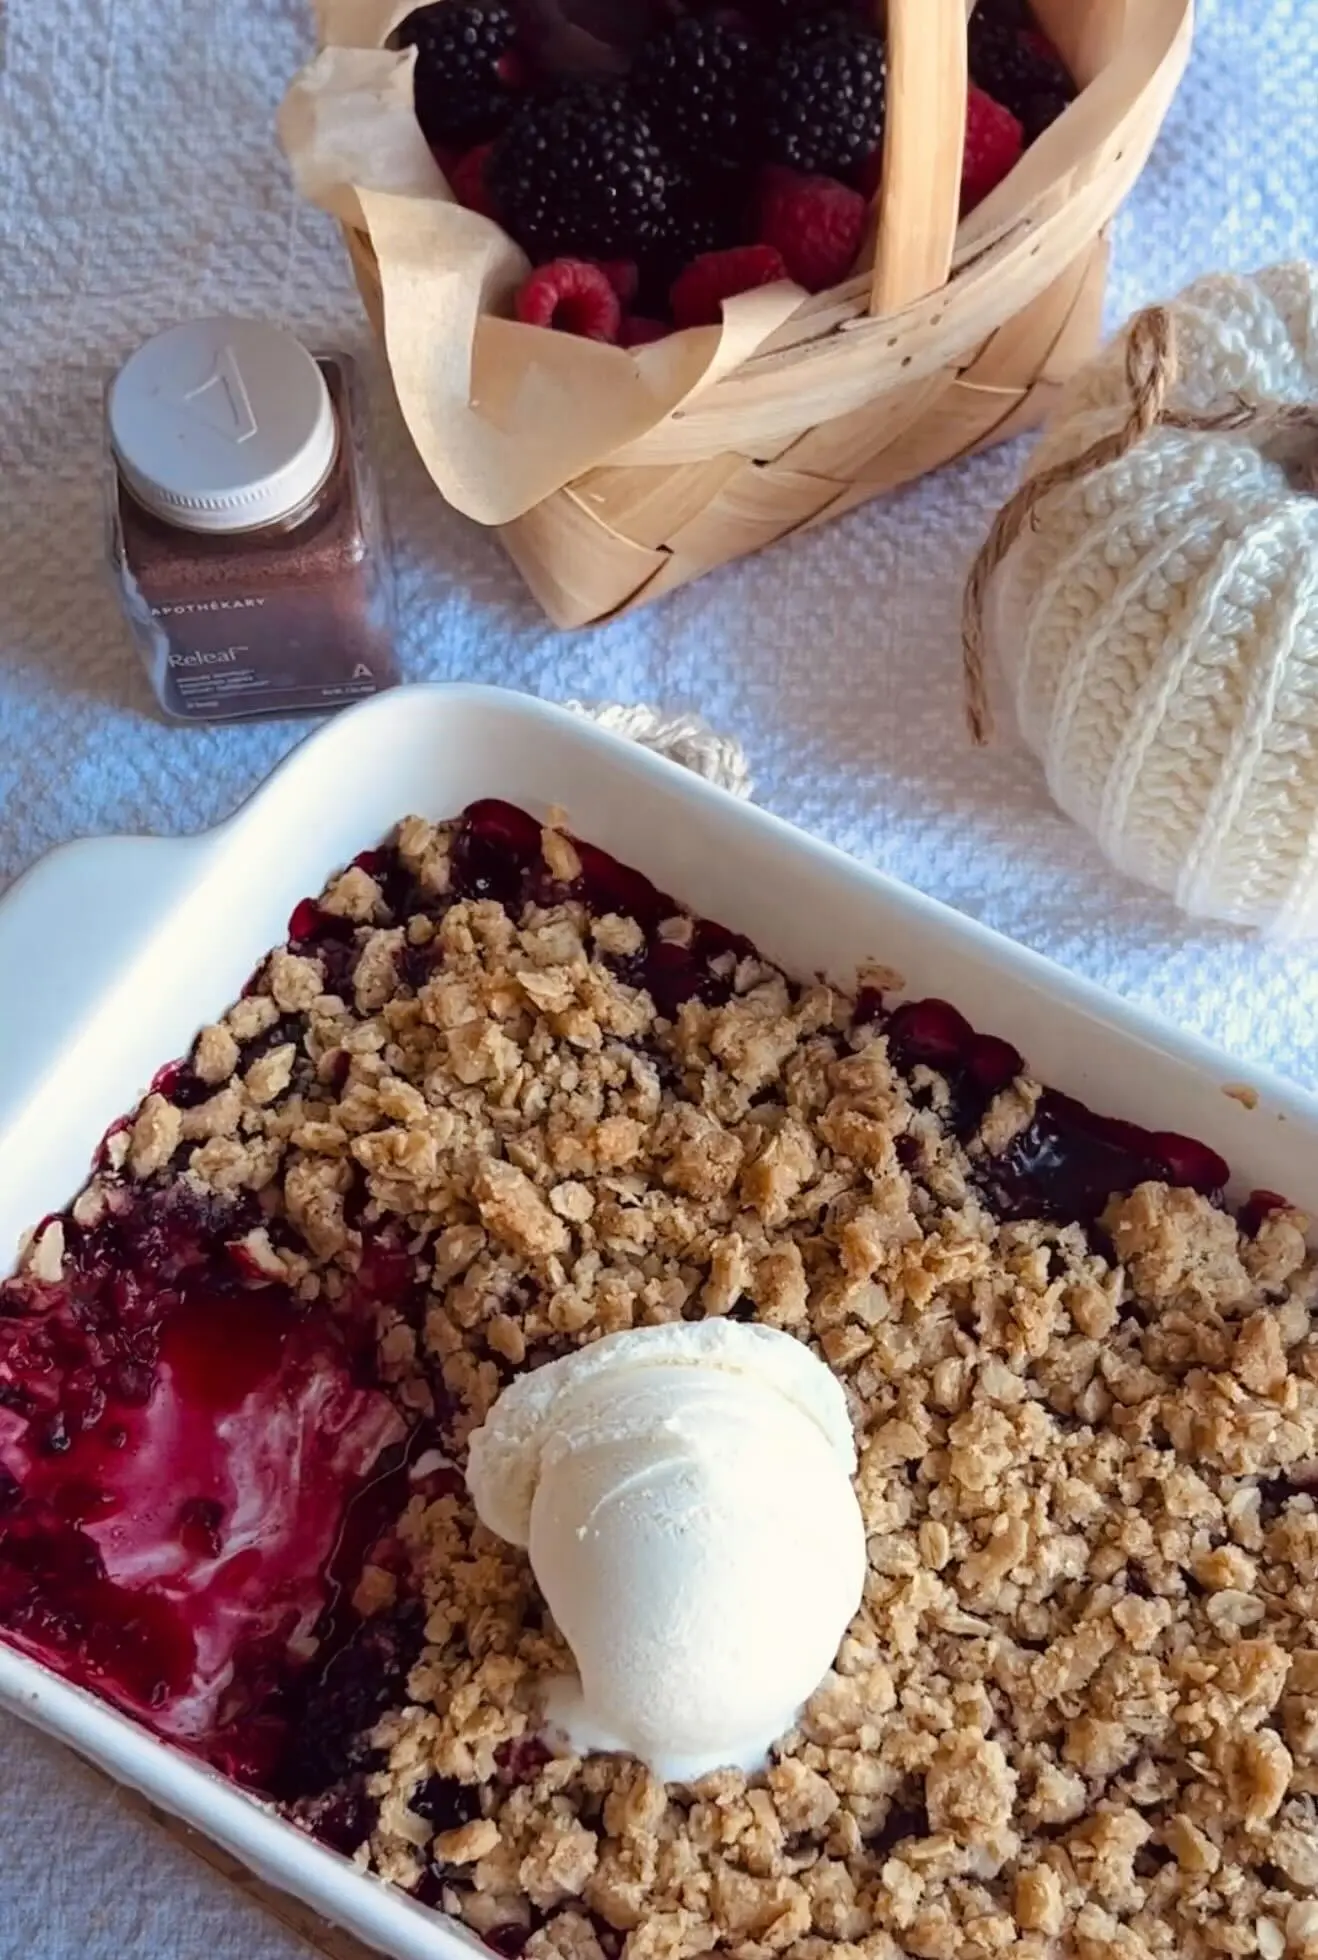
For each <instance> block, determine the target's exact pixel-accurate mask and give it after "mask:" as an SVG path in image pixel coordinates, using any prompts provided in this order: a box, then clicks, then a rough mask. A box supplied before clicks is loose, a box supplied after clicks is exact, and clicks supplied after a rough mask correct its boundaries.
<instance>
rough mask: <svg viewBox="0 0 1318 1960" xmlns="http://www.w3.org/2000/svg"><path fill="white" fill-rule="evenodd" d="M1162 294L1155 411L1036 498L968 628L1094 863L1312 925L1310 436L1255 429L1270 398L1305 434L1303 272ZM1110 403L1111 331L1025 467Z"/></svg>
mask: <svg viewBox="0 0 1318 1960" xmlns="http://www.w3.org/2000/svg"><path fill="white" fill-rule="evenodd" d="M1167 312H1168V313H1169V314H1170V318H1171V323H1172V326H1173V328H1174V346H1175V351H1176V375H1177V380H1176V385H1175V386H1174V388H1173V390H1172V392H1171V395H1170V397H1169V400H1168V403H1167V413H1166V414H1165V415H1164V417H1163V419H1162V420H1161V421H1159V420H1158V419H1157V418H1156V417H1155V418H1154V419H1153V426H1152V428H1151V429H1149V431H1148V433H1145V434H1143V435H1142V436H1141V437H1140V439H1139V440H1138V441H1136V442H1135V443H1134V445H1133V446H1132V447H1131V448H1130V449H1129V451H1128V453H1126V454H1124V455H1121V456H1119V457H1118V458H1117V459H1116V460H1114V461H1108V462H1106V463H1100V464H1099V466H1098V467H1092V466H1090V467H1086V468H1084V469H1083V470H1081V471H1080V472H1079V473H1078V474H1077V475H1076V476H1075V477H1074V480H1072V481H1070V482H1068V483H1065V484H1063V485H1062V486H1061V487H1057V488H1053V489H1051V490H1049V492H1048V493H1047V495H1046V496H1044V497H1043V498H1042V500H1041V501H1040V502H1039V504H1038V506H1037V508H1036V510H1035V511H1034V513H1033V517H1032V520H1031V521H1030V522H1028V523H1026V524H1025V526H1024V528H1023V529H1021V530H1020V532H1019V535H1018V536H1017V538H1016V542H1015V543H1014V544H1013V545H1012V547H1011V549H1010V550H1009V551H1008V552H1007V555H1006V557H1005V559H1004V560H1003V561H1002V563H1001V565H1000V567H999V569H998V570H997V572H996V573H995V574H994V576H993V578H992V582H991V585H990V586H989V593H988V605H987V608H986V613H985V628H986V634H987V639H988V643H989V646H990V648H991V650H992V651H993V653H994V654H995V655H996V657H997V660H998V662H999V664H1000V666H1001V668H1002V670H1003V671H1004V672H1005V674H1006V677H1007V680H1008V683H1009V685H1010V688H1011V692H1012V696H1013V699H1014V702H1015V707H1016V713H1017V717H1018V719H1019V722H1020V726H1021V730H1022V732H1023V734H1024V737H1025V740H1026V741H1027V742H1028V743H1029V745H1030V747H1031V748H1032V749H1033V750H1034V752H1035V754H1036V755H1037V756H1038V757H1039V758H1040V760H1041V761H1042V763H1043V765H1044V769H1045V771H1046V773H1047V778H1048V784H1049V787H1050V789H1051V790H1052V793H1053V795H1054V796H1055V797H1056V799H1057V801H1058V803H1059V804H1060V805H1061V806H1062V808H1063V809H1064V810H1065V811H1066V812H1067V813H1068V815H1070V816H1071V817H1073V818H1074V819H1075V821H1076V822H1077V823H1079V824H1081V825H1082V826H1083V827H1084V828H1085V829H1086V830H1088V831H1089V832H1090V833H1091V834H1092V835H1093V836H1094V837H1095V838H1096V839H1097V841H1098V843H1099V844H1100V846H1101V847H1102V849H1103V850H1104V852H1105V853H1106V854H1107V856H1108V857H1109V858H1110V859H1111V860H1112V862H1113V863H1114V864H1115V865H1117V866H1118V867H1119V868H1120V869H1121V870H1123V871H1126V872H1128V873H1129V874H1130V875H1131V876H1132V877H1134V878H1138V879H1141V880H1142V881H1143V882H1144V883H1146V884H1149V885H1152V886H1154V887H1155V888H1156V889H1157V890H1159V891H1161V892H1164V893H1166V894H1167V895H1168V896H1169V897H1171V898H1173V899H1174V900H1175V901H1176V903H1177V904H1179V905H1181V906H1182V907H1184V909H1185V910H1186V911H1188V912H1191V913H1195V914H1198V915H1200V916H1203V917H1207V918H1214V919H1222V920H1226V921H1229V922H1232V923H1235V924H1241V925H1252V926H1257V927H1260V928H1262V929H1264V930H1265V931H1267V932H1270V933H1273V934H1276V935H1279V936H1283V935H1284V936H1291V937H1295V936H1301V935H1306V934H1315V933H1318V495H1314V494H1313V484H1314V482H1315V480H1316V479H1315V478H1314V476H1313V475H1312V473H1311V471H1312V466H1313V463H1314V454H1313V452H1312V450H1311V452H1310V454H1309V456H1308V458H1307V460H1306V459H1305V458H1303V457H1300V456H1297V454H1296V453H1295V451H1294V443H1292V453H1290V454H1289V455H1287V456H1284V457H1283V456H1282V455H1281V454H1280V453H1279V451H1278V449H1277V446H1276V442H1275V440H1271V439H1270V438H1275V436H1276V432H1277V426H1278V420H1279V418H1278V416H1277V414H1276V411H1277V410H1279V409H1280V410H1285V409H1286V408H1287V407H1288V405H1289V407H1290V410H1291V422H1290V424H1289V426H1290V427H1291V430H1292V435H1293V436H1294V435H1295V434H1296V432H1297V431H1298V437H1300V438H1303V440H1305V441H1307V442H1309V443H1310V444H1312V443H1313V441H1314V428H1313V426H1312V425H1313V421H1314V418H1313V417H1312V416H1310V417H1308V418H1305V417H1303V416H1300V415H1298V414H1296V412H1295V411H1297V410H1298V409H1300V408H1301V407H1305V406H1307V407H1308V408H1309V409H1311V410H1312V409H1318V273H1316V272H1315V268H1313V267H1312V266H1308V265H1289V266H1278V267H1273V268H1271V269H1269V270H1268V271H1265V272H1261V273H1259V274H1258V275H1257V276H1256V277H1254V278H1237V277H1232V276H1220V277H1213V278H1207V279H1201V280H1198V281H1196V283H1195V284H1194V285H1192V286H1190V287H1189V288H1187V290H1186V291H1185V292H1184V293H1183V294H1182V295H1181V296H1180V298H1179V299H1178V300H1176V301H1175V302H1173V304H1172V305H1171V307H1170V308H1169V309H1167ZM1144 317H1146V318H1147V317H1148V316H1144ZM1130 413H1131V376H1130V375H1129V374H1128V372H1127V349H1126V344H1125V340H1124V338H1120V339H1118V341H1117V342H1116V343H1114V345H1113V346H1111V347H1109V348H1108V349H1107V350H1106V351H1105V352H1104V353H1103V354H1101V355H1100V356H1099V357H1098V359H1097V360H1095V361H1094V362H1093V363H1092V364H1091V365H1090V366H1089V367H1088V368H1086V369H1085V370H1083V371H1082V372H1081V373H1080V374H1079V375H1078V376H1077V377H1076V378H1075V380H1074V381H1073V382H1072V383H1071V384H1070V386H1069V387H1068V389H1067V391H1066V393H1065V395H1064V396H1063V398H1062V401H1061V403H1060V405H1059V407H1058V409H1057V410H1056V412H1055V413H1054V415H1053V417H1052V419H1051V421H1050V423H1049V425H1048V427H1047V429H1046V431H1045V434H1044V437H1043V439H1042V441H1041V443H1040V445H1039V447H1038V449H1037V450H1036V452H1035V454H1034V456H1033V457H1032V458H1031V463H1030V471H1029V474H1030V476H1031V477H1036V476H1038V475H1039V474H1040V473H1041V472H1043V471H1045V470H1047V469H1050V468H1052V467H1054V466H1057V465H1062V464H1066V463H1068V462H1070V461H1073V460H1074V459H1077V458H1079V457H1081V456H1082V454H1083V453H1084V452H1085V451H1086V450H1087V449H1089V447H1090V445H1091V444H1093V443H1094V442H1095V441H1096V440H1097V439H1098V438H1100V437H1109V436H1111V435H1112V434H1113V432H1114V431H1116V430H1117V429H1119V428H1120V427H1121V426H1122V425H1123V423H1125V422H1126V421H1127V418H1128V417H1129V416H1130ZM1178 417H1179V418H1180V419H1182V420H1185V419H1199V420H1207V419H1211V418H1220V419H1221V420H1222V421H1224V422H1228V423H1230V424H1231V426H1230V427H1219V428H1217V429H1211V430H1205V429H1203V428H1186V427H1176V426H1171V425H1169V424H1174V423H1175V421H1176V420H1177V418H1178ZM1281 419H1282V420H1284V419H1285V418H1284V417H1283V418H1281ZM1306 423H1307V424H1308V425H1309V426H1307V430H1306V427H1305V425H1306ZM1297 461H1298V462H1301V463H1303V464H1304V465H1305V466H1304V467H1302V468H1300V469H1298V470H1297V469H1296V467H1295V465H1296V463H1297Z"/></svg>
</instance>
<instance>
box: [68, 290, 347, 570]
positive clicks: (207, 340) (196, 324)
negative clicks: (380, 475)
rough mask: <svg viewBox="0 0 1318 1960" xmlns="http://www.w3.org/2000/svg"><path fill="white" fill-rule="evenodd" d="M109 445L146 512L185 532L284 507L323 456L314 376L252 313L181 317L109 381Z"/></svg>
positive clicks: (242, 524) (288, 343) (326, 431)
mask: <svg viewBox="0 0 1318 1960" xmlns="http://www.w3.org/2000/svg"><path fill="white" fill-rule="evenodd" d="M107 414H108V417H109V425H110V444H111V447H112V449H113V451H114V455H115V460H116V461H117V463H118V465H119V470H120V474H121V475H122V477H123V479H124V481H125V483H127V485H128V487H129V489H130V490H131V491H132V492H133V495H134V496H135V497H136V498H137V499H138V501H139V503H142V504H145V505H146V507H147V509H148V510H151V511H154V512H155V514H156V515H157V516H158V517H163V518H165V519H167V520H168V521H169V522H170V523H171V524H178V525H181V526H182V527H183V528H184V529H185V530H189V531H247V530H252V529H254V528H255V527H257V526H259V525H261V524H272V523H275V522H277V521H278V520H279V519H280V518H284V517H288V516H289V515H290V514H291V513H292V512H293V511H295V510H296V509H297V508H298V506H299V505H301V504H304V503H305V502H306V501H307V499H308V498H309V497H312V496H314V495H315V493H316V491H317V490H318V489H319V488H320V486H321V484H322V483H323V482H324V481H325V478H326V477H327V476H328V475H329V472H330V470H331V468H332V466H333V463H334V454H335V449H336V446H337V443H338V427H337V424H336V421H335V416H334V404H333V402H332V401H331V400H330V393H329V389H328V388H327V387H326V385H325V377H324V375H323V374H322V373H321V371H320V369H319V367H317V365H316V363H315V361H314V360H313V359H312V357H311V355H310V354H309V353H308V352H307V350H306V348H305V347H304V346H303V345H302V343H301V342H300V341H299V340H295V339H294V338H293V336H292V334H290V333H285V332H284V330H283V329H282V328H281V327H272V326H270V325H268V324H267V323H266V322H265V321H263V320H237V319H213V320H189V321H187V322H185V324H184V325H182V326H179V327H171V328H169V329H168V331H167V332H165V333H160V334H157V335H156V336H155V337H154V339H152V340H148V341H147V342H146V343H145V345H144V346H142V347H139V348H138V350H137V352H136V353H135V354H133V355H132V356H131V357H130V358H129V360H128V361H127V362H126V363H125V364H124V366H123V367H122V368H121V369H120V370H119V373H118V374H117V375H116V376H115V378H114V381H113V382H112V384H111V386H110V393H109V400H108V405H107Z"/></svg>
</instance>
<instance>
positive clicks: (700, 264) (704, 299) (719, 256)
mask: <svg viewBox="0 0 1318 1960" xmlns="http://www.w3.org/2000/svg"><path fill="white" fill-rule="evenodd" d="M786 277H787V267H786V266H785V265H784V264H783V260H782V254H781V252H778V251H777V250H775V248H774V247H773V246H772V245H734V246H733V247H732V249H731V250H730V251H727V252H703V253H702V254H701V256H700V257H699V258H698V259H693V260H692V261H691V263H690V265H689V266H688V267H687V268H686V270H685V272H681V273H679V274H678V276H677V278H676V279H675V280H674V282H673V290H672V293H671V294H670V298H671V300H672V306H673V319H674V321H675V322H676V324H677V325H678V326H679V327H709V326H716V325H717V324H718V321H719V319H720V316H721V313H722V308H723V302H724V300H725V299H735V297H736V295H737V294H738V293H749V292H750V291H752V290H753V288H754V287H756V286H772V285H773V283H774V281H775V280H776V279H785V278H786Z"/></svg>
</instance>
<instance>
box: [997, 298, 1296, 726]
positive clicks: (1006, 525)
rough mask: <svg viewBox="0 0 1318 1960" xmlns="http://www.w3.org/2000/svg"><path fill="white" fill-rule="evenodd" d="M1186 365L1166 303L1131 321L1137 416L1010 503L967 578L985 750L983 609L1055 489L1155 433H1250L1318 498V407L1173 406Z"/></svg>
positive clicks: (1129, 353)
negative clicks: (1200, 411) (1196, 409)
mask: <svg viewBox="0 0 1318 1960" xmlns="http://www.w3.org/2000/svg"><path fill="white" fill-rule="evenodd" d="M1178 373H1179V366H1178V361H1177V347H1176V322H1175V318H1174V316H1173V314H1172V313H1171V310H1170V309H1169V308H1168V307H1166V306H1149V307H1146V308H1145V310H1144V311H1143V312H1142V313H1137V314H1136V316H1135V318H1134V319H1133V320H1132V321H1131V323H1130V327H1129V329H1128V331H1127V337H1126V386H1127V388H1128V390H1129V393H1130V412H1129V414H1128V415H1127V417H1126V420H1125V421H1124V422H1123V424H1122V425H1121V427H1120V428H1119V429H1116V430H1114V431H1113V432H1112V434H1111V435H1106V436H1100V437H1099V438H1098V440H1097V442H1093V443H1091V444H1090V446H1089V448H1088V449H1085V450H1082V451H1081V453H1080V454H1079V455H1078V456H1072V457H1069V458H1068V459H1067V461H1065V462H1063V463H1054V464H1053V466H1052V467H1051V469H1046V470H1040V472H1039V474H1038V475H1037V476H1033V477H1031V478H1030V479H1029V480H1028V482H1025V483H1023V484H1022V485H1021V487H1020V489H1019V490H1018V491H1017V492H1016V494H1015V496H1014V497H1012V498H1011V499H1010V501H1009V502H1008V503H1006V504H1004V505H1003V507H1002V509H1001V510H1000V511H999V512H998V515H997V517H996V518H995V520H994V523H993V528H992V530H991V531H990V532H989V534H988V537H987V538H986V539H985V540H984V544H983V546H982V547H981V549H980V552H979V555H978V557H977V558H976V559H975V563H974V565H973V566H972V568H971V572H970V577H969V579H968V580H967V581H966V591H965V599H964V602H963V606H962V614H961V642H962V659H963V671H964V677H965V704H966V720H967V722H968V723H969V726H970V735H971V739H972V741H974V742H975V744H976V745H977V746H979V747H982V746H983V744H984V743H985V742H987V740H988V738H989V736H990V735H991V733H992V731H993V717H992V713H991V711H990V708H989V702H988V687H987V682H986V679H985V672H984V609H985V602H986V599H987V596H988V588H989V583H990V581H991V580H992V577H993V574H994V573H995V572H996V571H997V569H998V567H999V565H1001V563H1002V561H1003V559H1004V558H1005V557H1006V556H1007V553H1008V552H1009V551H1010V550H1011V548H1012V546H1013V545H1014V544H1015V543H1016V541H1017V539H1018V538H1019V537H1020V535H1021V533H1022V532H1023V531H1025V530H1027V529H1029V528H1032V527H1033V526H1034V525H1036V524H1037V522H1038V512H1039V506H1040V504H1042V502H1043V500H1044V498H1045V497H1047V496H1049V495H1051V493H1052V492H1053V491H1054V490H1061V489H1064V488H1065V487H1066V486H1067V485H1068V484H1071V483H1078V482H1079V481H1080V479H1081V478H1082V477H1085V476H1088V475H1089V474H1090V472H1091V471H1093V470H1101V469H1104V468H1106V466H1107V465H1108V464H1109V463H1117V462H1120V461H1121V459H1122V457H1123V456H1128V455H1129V454H1130V452H1131V450H1132V449H1134V448H1135V446H1136V445H1137V444H1138V443H1140V442H1142V441H1143V440H1144V438H1145V436H1147V435H1148V434H1149V433H1150V432H1151V431H1152V430H1154V429H1185V430H1190V431H1192V432H1194V433H1196V434H1199V435H1223V434H1239V435H1248V437H1249V438H1250V440H1251V441H1252V442H1253V443H1254V445H1255V447H1256V448H1258V449H1259V450H1260V451H1261V452H1262V453H1263V454H1264V455H1267V456H1269V457H1271V458H1272V460H1273V461H1274V462H1278V463H1281V464H1282V465H1283V467H1284V468H1285V469H1286V470H1287V472H1288V474H1289V476H1290V479H1291V482H1292V484H1293V486H1294V487H1295V488H1296V489H1297V490H1303V491H1308V492H1309V493H1311V494H1314V493H1318V406H1310V405H1309V404H1307V403H1295V402H1269V401H1262V402H1249V401H1246V400H1245V399H1244V398H1243V397H1240V398H1238V399H1237V401H1236V402H1235V403H1234V404H1233V405H1232V406H1231V407H1230V408H1226V409H1219V410H1217V411H1216V412H1215V413H1214V414H1211V415H1188V414H1185V413H1184V412H1183V411H1181V410H1180V409H1174V408H1169V407H1168V406H1167V398H1168V396H1169V395H1170V394H1171V391H1172V389H1173V388H1174V387H1175V385H1176V381H1177V376H1178Z"/></svg>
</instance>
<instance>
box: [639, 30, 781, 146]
mask: <svg viewBox="0 0 1318 1960" xmlns="http://www.w3.org/2000/svg"><path fill="white" fill-rule="evenodd" d="M631 86H632V91H633V93H634V95H635V96H636V99H637V100H638V101H639V103H640V105H641V107H642V109H643V110H644V111H645V114H646V115H647V116H648V117H649V118H650V121H651V124H652V125H653V128H654V130H655V133H656V135H657V136H658V138H659V141H660V142H661V143H662V144H663V145H664V147H665V148H666V149H668V150H670V151H671V152H672V154H673V155H674V156H677V157H680V158H681V159H682V160H683V161H685V162H691V163H694V162H696V161H699V162H700V163H701V164H702V165H707V164H711V163H712V164H740V163H745V162H746V161H747V160H748V159H749V158H750V157H751V156H752V155H753V154H754V153H755V150H756V147H757V139H758V136H759V123H760V107H761V102H762V98H763V89H764V56H763V52H762V50H761V48H760V46H759V44H758V42H757V41H756V40H755V39H754V37H753V36H752V35H750V34H748V33H747V32H746V31H745V29H744V28H741V27H736V26H733V25H731V24H730V23H728V22H726V21H724V20H722V19H720V18H719V17H718V16H717V15H707V16H704V17H703V18H702V17H701V16H698V15H694V14H688V15H687V16H686V17H685V18H684V19H682V20H679V21H678V22H676V24H675V25H674V26H672V27H670V28H669V29H668V31H667V32H666V33H664V34H658V35H656V36H655V37H654V39H653V40H651V41H648V42H647V43H646V45H645V46H644V47H643V48H642V49H641V52H640V54H639V56H638V57H637V61H636V66H635V68H634V69H633V70H632V78H631Z"/></svg>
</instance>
